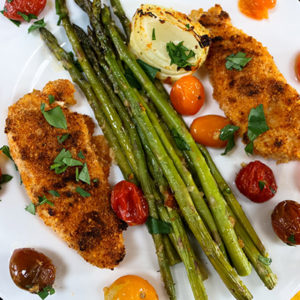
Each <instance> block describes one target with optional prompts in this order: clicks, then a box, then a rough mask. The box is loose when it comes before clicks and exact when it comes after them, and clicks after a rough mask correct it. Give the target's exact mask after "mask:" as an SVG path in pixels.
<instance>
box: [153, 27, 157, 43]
mask: <svg viewBox="0 0 300 300" xmlns="http://www.w3.org/2000/svg"><path fill="white" fill-rule="evenodd" d="M155 40H156V36H155V28H153V29H152V41H155Z"/></svg>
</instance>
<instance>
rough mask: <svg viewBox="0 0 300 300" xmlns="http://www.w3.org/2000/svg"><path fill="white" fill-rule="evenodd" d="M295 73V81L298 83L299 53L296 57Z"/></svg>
mask: <svg viewBox="0 0 300 300" xmlns="http://www.w3.org/2000/svg"><path fill="white" fill-rule="evenodd" d="M295 72H296V76H297V79H298V80H299V81H300V53H299V54H298V55H297V57H296V61H295Z"/></svg>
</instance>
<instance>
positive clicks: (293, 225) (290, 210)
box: [271, 200, 300, 245]
mask: <svg viewBox="0 0 300 300" xmlns="http://www.w3.org/2000/svg"><path fill="white" fill-rule="evenodd" d="M271 218H272V226H273V229H274V231H275V233H276V234H277V236H278V237H279V238H280V239H281V240H282V241H283V242H284V243H287V244H288V245H300V204H299V203H298V202H296V201H292V200H286V201H282V202H280V203H278V204H277V205H276V207H275V208H274V211H273V213H272V216H271Z"/></svg>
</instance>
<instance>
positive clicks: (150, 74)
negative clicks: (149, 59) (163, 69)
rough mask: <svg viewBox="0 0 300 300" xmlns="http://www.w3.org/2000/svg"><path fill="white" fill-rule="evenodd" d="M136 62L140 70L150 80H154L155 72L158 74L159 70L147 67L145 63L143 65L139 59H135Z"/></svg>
mask: <svg viewBox="0 0 300 300" xmlns="http://www.w3.org/2000/svg"><path fill="white" fill-rule="evenodd" d="M136 61H137V62H138V64H139V65H140V66H141V67H142V69H143V70H144V71H145V73H146V74H147V75H148V77H149V78H150V79H151V80H154V78H155V77H156V74H157V72H160V69H158V68H155V67H153V66H150V65H148V64H147V63H145V62H144V61H142V60H141V59H137V60H136Z"/></svg>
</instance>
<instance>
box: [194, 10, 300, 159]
mask: <svg viewBox="0 0 300 300" xmlns="http://www.w3.org/2000/svg"><path fill="white" fill-rule="evenodd" d="M191 17H192V18H193V19H194V20H195V19H197V20H199V21H200V23H201V24H202V25H203V26H205V27H207V28H208V29H209V30H210V33H211V37H212V44H211V46H210V50H209V55H208V58H207V60H206V63H205V65H206V67H207V69H208V73H209V76H210V80H211V83H212V85H213V88H214V93H213V96H214V98H215V99H216V100H217V101H218V102H219V104H220V107H221V109H222V110H223V111H224V112H225V114H226V116H227V117H228V118H229V119H230V120H231V122H232V123H233V124H234V125H237V126H239V127H240V131H239V133H240V135H241V136H242V137H243V140H244V142H245V143H247V142H248V137H247V126H248V115H249V112H250V110H251V108H254V107H257V106H258V105H259V104H263V107H264V113H265V116H266V120H267V124H268V126H269V128H270V129H269V130H268V131H267V132H265V133H263V134H262V135H261V136H259V137H258V138H257V139H256V140H255V141H254V152H255V153H256V154H260V155H262V156H264V157H268V158H273V159H275V160H277V161H278V162H287V161H289V160H299V159H300V119H299V116H300V96H299V94H298V93H297V91H296V90H295V89H294V88H292V87H291V86H290V85H288V84H287V82H286V80H285V78H284V77H283V75H282V74H281V73H280V72H279V70H278V69H277V67H276V65H275V63H274V60H273V57H272V56H271V55H270V54H269V52H268V50H267V48H265V47H263V45H262V44H261V43H260V42H258V41H257V40H255V39H254V38H253V37H251V36H248V35H247V34H245V33H244V32H243V31H241V30H239V29H237V28H235V27H234V26H232V24H231V20H230V17H229V15H228V14H227V13H226V12H225V11H223V10H222V8H221V6H219V5H216V6H215V7H212V8H211V9H209V10H208V11H207V12H203V11H202V10H200V11H193V12H192V13H191ZM239 51H241V52H244V53H246V56H247V57H252V60H251V61H250V62H249V63H248V64H247V65H246V66H245V67H244V68H243V70H242V71H237V70H227V69H226V67H225V63H226V57H227V56H228V55H230V54H233V53H237V52H239Z"/></svg>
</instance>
